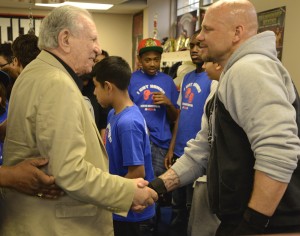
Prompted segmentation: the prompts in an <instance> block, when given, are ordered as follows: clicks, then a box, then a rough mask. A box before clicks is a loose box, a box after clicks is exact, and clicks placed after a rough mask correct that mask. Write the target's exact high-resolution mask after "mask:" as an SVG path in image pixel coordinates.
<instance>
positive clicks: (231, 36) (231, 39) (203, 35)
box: [197, 0, 258, 67]
mask: <svg viewBox="0 0 300 236" xmlns="http://www.w3.org/2000/svg"><path fill="white" fill-rule="evenodd" d="M257 28H258V23H257V14H256V11H255V8H254V6H253V5H252V4H251V2H249V1H247V0H220V1H217V2H216V3H214V4H212V5H211V6H210V7H209V8H208V9H207V11H206V13H205V16H204V19H203V21H202V30H201V32H200V34H199V35H198V36H197V38H198V39H199V40H200V41H201V47H202V58H203V60H204V61H214V62H218V63H219V64H220V65H221V66H223V67H224V65H225V64H226V62H227V60H228V59H229V57H230V56H231V55H232V54H233V53H234V51H235V50H236V49H238V48H239V47H240V45H241V44H242V43H244V42H245V41H246V40H247V39H249V38H250V37H252V36H254V35H256V34H257Z"/></svg>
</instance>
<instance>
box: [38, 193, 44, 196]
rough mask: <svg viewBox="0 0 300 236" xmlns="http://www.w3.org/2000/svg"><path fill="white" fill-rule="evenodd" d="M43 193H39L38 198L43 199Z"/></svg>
mask: <svg viewBox="0 0 300 236" xmlns="http://www.w3.org/2000/svg"><path fill="white" fill-rule="evenodd" d="M43 195H44V194H43V193H38V194H37V195H36V196H38V197H43Z"/></svg>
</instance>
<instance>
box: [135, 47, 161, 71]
mask: <svg viewBox="0 0 300 236" xmlns="http://www.w3.org/2000/svg"><path fill="white" fill-rule="evenodd" d="M160 60H161V54H160V53H159V52H154V51H153V52H145V53H143V54H142V55H141V56H139V61H140V63H141V65H142V68H143V71H144V72H145V73H146V74H148V75H155V74H156V72H157V71H158V70H159V68H160Z"/></svg>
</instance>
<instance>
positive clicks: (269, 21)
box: [257, 6, 286, 60]
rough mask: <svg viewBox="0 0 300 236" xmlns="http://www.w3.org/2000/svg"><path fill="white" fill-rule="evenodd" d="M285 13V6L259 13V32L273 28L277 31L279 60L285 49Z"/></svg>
mask: <svg viewBox="0 0 300 236" xmlns="http://www.w3.org/2000/svg"><path fill="white" fill-rule="evenodd" d="M285 15H286V8H285V6H283V7H279V8H274V9H271V10H267V11H263V12H259V13H257V18H258V32H259V33H260V32H263V31H266V30H271V31H273V32H274V33H275V36H276V50H277V57H278V59H279V60H281V58H282V51H283V37H284V23H285Z"/></svg>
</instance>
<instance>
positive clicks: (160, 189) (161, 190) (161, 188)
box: [148, 178, 168, 195]
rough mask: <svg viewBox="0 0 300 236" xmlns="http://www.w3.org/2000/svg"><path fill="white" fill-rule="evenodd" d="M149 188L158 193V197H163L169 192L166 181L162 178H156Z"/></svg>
mask: <svg viewBox="0 0 300 236" xmlns="http://www.w3.org/2000/svg"><path fill="white" fill-rule="evenodd" d="M148 187H149V188H152V189H153V190H154V191H156V192H157V194H158V195H162V194H165V193H167V192H168V191H167V188H166V186H165V184H164V181H163V180H162V179H161V178H155V179H154V180H153V181H151V182H150V183H149V185H148Z"/></svg>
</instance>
